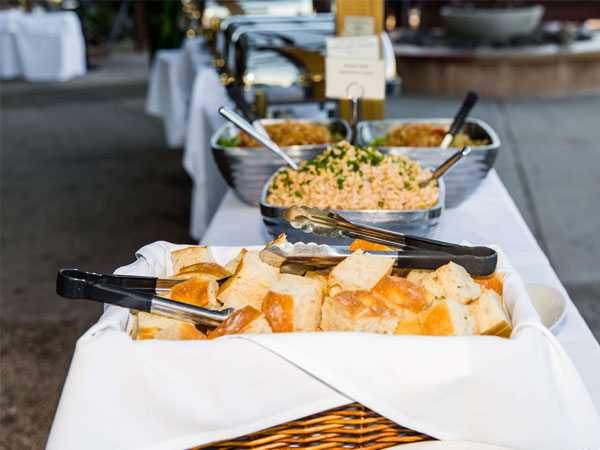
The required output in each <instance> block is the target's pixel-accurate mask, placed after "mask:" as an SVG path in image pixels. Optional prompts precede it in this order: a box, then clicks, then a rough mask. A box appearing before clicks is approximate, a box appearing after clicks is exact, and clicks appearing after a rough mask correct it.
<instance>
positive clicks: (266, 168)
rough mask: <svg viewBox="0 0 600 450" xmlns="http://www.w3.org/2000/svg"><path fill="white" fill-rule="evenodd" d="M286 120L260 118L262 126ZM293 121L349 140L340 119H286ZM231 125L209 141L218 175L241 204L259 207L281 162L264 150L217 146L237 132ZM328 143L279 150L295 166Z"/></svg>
mask: <svg viewBox="0 0 600 450" xmlns="http://www.w3.org/2000/svg"><path fill="white" fill-rule="evenodd" d="M285 120H287V119H263V120H261V121H260V122H261V123H262V124H263V125H270V124H274V123H282V122H284V121H285ZM289 120H292V121H302V122H310V123H314V124H316V125H320V126H323V127H325V128H327V129H328V130H329V131H330V132H331V133H340V134H341V135H343V136H345V139H346V140H347V141H350V139H351V131H350V126H349V125H348V122H346V121H345V120H343V119H328V120H307V119H289ZM239 131H240V130H239V129H238V128H237V127H236V126H235V125H233V124H232V123H226V124H225V125H223V126H222V127H221V128H219V129H218V130H217V132H216V133H215V134H213V136H212V138H211V140H210V146H211V148H212V154H213V157H214V158H215V162H216V163H217V166H218V167H219V170H220V171H221V174H222V175H223V177H224V178H225V180H226V181H227V184H229V186H231V187H232V188H233V189H234V191H235V193H236V194H237V195H238V197H239V198H240V199H242V201H244V202H245V203H248V204H250V205H253V206H258V204H259V202H260V194H261V191H262V189H263V186H264V185H265V182H266V181H267V180H268V179H269V177H270V176H271V175H273V173H274V172H276V171H277V169H278V168H279V167H281V163H282V160H281V158H279V157H278V156H277V155H275V154H273V153H272V152H271V151H270V150H268V149H266V148H265V147H224V146H222V145H219V144H217V142H218V140H219V139H220V138H221V137H226V138H232V137H234V136H236V135H237V134H238V133H239ZM327 145H328V144H321V145H292V146H288V147H281V149H282V150H283V151H284V152H285V153H287V154H288V155H289V156H290V158H292V159H293V160H294V162H296V163H300V162H302V161H305V160H310V159H313V158H315V157H316V156H317V155H318V154H320V153H321V152H322V151H323V150H325V149H326V148H327Z"/></svg>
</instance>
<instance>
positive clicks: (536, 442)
mask: <svg viewBox="0 0 600 450" xmlns="http://www.w3.org/2000/svg"><path fill="white" fill-rule="evenodd" d="M181 247H183V246H176V245H173V244H169V243H166V242H156V243H154V244H151V245H148V246H146V247H143V248H142V249H140V250H139V252H138V254H137V256H138V260H137V261H136V262H135V263H133V264H131V265H129V266H126V267H124V268H121V269H119V271H118V273H123V274H140V275H158V276H165V275H167V274H169V273H171V272H170V271H171V270H172V268H171V262H170V257H169V252H170V251H172V250H175V249H177V248H181ZM213 251H214V253H215V257H216V258H217V261H218V262H219V263H225V262H226V261H227V260H229V259H230V258H231V257H233V256H235V254H237V252H238V251H239V248H235V247H215V248H214V249H213ZM499 270H501V271H504V272H505V273H506V275H505V282H504V300H505V302H506V305H507V308H508V310H509V312H510V313H511V315H512V319H513V323H514V325H515V331H514V332H513V335H512V337H511V339H510V340H506V339H501V338H495V337H486V336H474V337H425V336H386V335H376V334H370V333H290V334H267V335H246V336H227V337H224V338H220V339H216V340H213V341H188V342H174V341H162V342H161V341H152V340H149V341H132V340H131V339H130V337H129V336H128V335H127V334H126V333H125V332H123V331H122V330H124V329H125V328H126V325H127V321H128V318H129V313H128V311H127V310H123V309H121V308H117V307H110V308H109V309H108V310H107V311H106V313H105V314H104V315H103V316H102V318H101V319H100V321H99V322H98V323H97V324H96V325H94V326H93V327H92V328H91V329H90V330H89V331H88V332H86V333H85V334H84V336H82V337H81V338H80V340H79V341H78V343H77V347H76V351H75V355H74V357H73V362H72V364H71V368H70V370H69V375H68V377H67V381H66V383H65V388H64V390H63V394H62V397H61V400H60V403H59V407H58V410H57V413H56V417H55V421H54V424H53V426H52V430H51V433H50V437H49V441H48V448H49V449H71V448H72V449H76V448H77V449H78V448H87V449H95V448H115V449H131V448H136V449H181V448H188V447H192V446H194V445H201V444H205V443H210V442H214V441H217V440H222V439H228V438H234V437H237V436H240V435H244V434H247V433H250V432H253V431H258V430H260V429H264V428H267V427H270V426H274V425H278V424H281V423H284V422H287V421H289V420H293V419H297V418H300V417H303V416H306V415H309V414H313V413H317V412H320V411H324V410H326V409H329V408H333V407H336V406H341V405H343V404H347V403H350V402H353V401H358V402H360V403H362V404H364V405H365V406H367V407H369V408H371V409H373V410H374V411H376V412H378V413H379V414H381V415H383V416H385V417H387V418H389V419H390V420H392V421H394V422H396V423H399V424H401V425H403V426H406V427H409V428H412V429H415V430H418V431H420V432H423V433H426V434H429V435H431V436H433V437H436V438H439V439H442V440H464V441H478V442H483V443H489V444H495V445H503V446H508V447H513V448H525V449H530V448H531V449H538V448H544V449H566V448H595V447H598V446H600V417H599V415H598V412H597V411H596V410H595V408H594V406H593V404H592V402H591V399H590V397H589V394H588V393H587V391H586V389H585V387H584V385H583V383H582V381H581V379H580V377H579V375H578V373H577V372H576V370H575V369H574V367H573V365H572V363H571V362H570V360H569V358H568V356H567V355H566V354H565V352H564V350H563V349H562V348H561V346H560V344H559V343H558V342H557V341H556V339H555V338H554V336H553V335H552V334H551V333H549V332H547V330H545V329H544V328H543V326H542V325H541V323H540V321H539V317H538V316H537V313H536V312H535V310H534V309H533V307H532V306H531V303H530V301H529V298H528V296H527V294H526V291H525V289H524V285H523V281H522V279H521V277H520V276H519V275H518V274H517V273H516V272H515V271H514V270H513V269H512V267H511V266H510V264H509V263H508V261H507V260H506V258H505V257H504V255H503V254H502V253H501V252H500V258H499Z"/></svg>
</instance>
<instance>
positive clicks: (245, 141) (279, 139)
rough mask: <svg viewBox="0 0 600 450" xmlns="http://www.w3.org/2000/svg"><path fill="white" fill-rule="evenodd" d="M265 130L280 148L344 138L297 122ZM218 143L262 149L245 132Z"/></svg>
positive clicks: (269, 127)
mask: <svg viewBox="0 0 600 450" xmlns="http://www.w3.org/2000/svg"><path fill="white" fill-rule="evenodd" d="M265 129H266V130H267V133H269V137H270V138H271V140H272V141H273V142H275V143H276V144H277V145H279V146H280V147H286V146H290V145H323V144H332V143H334V142H337V141H339V140H341V139H343V138H344V137H343V136H341V135H339V134H338V133H333V134H332V133H330V132H329V130H328V129H327V128H325V127H322V126H320V125H316V124H314V123H310V122H303V121H297V120H295V121H292V120H286V121H285V122H282V123H273V124H267V125H265ZM217 143H218V144H219V145H222V146H224V147H262V144H259V143H258V142H256V141H255V140H254V139H252V138H251V137H250V136H248V135H247V134H246V133H244V132H243V131H240V132H239V133H238V134H237V136H234V137H232V138H226V137H222V138H220V139H219V140H218V141H217Z"/></svg>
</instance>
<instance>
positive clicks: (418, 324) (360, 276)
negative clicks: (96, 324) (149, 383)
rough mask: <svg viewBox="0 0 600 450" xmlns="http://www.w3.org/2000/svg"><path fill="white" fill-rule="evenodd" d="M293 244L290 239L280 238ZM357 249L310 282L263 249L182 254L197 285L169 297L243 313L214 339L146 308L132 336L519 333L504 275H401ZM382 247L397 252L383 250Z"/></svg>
mask: <svg viewBox="0 0 600 450" xmlns="http://www.w3.org/2000/svg"><path fill="white" fill-rule="evenodd" d="M285 242H286V241H285V236H283V235H282V236H280V238H279V239H278V240H277V241H276V243H277V244H283V243H285ZM352 248H353V249H355V251H354V252H353V253H352V254H351V255H350V256H349V257H347V258H346V259H344V260H342V262H340V263H339V264H338V265H337V266H335V267H334V268H332V269H331V270H328V271H308V272H306V273H304V274H303V275H302V276H300V275H293V274H289V273H280V271H279V269H278V268H275V267H273V266H270V265H269V264H266V263H265V262H263V261H262V260H261V258H260V257H259V252H257V251H247V250H245V249H244V250H242V251H241V252H240V253H239V254H238V255H237V257H236V258H234V259H233V260H232V261H230V262H229V263H228V264H227V265H226V267H221V266H219V265H218V264H217V263H216V262H214V258H213V257H212V254H211V250H210V247H189V248H186V249H183V250H179V251H176V252H172V254H171V256H172V261H173V268H174V270H175V271H177V272H178V273H177V274H176V276H189V277H190V279H189V280H187V281H184V282H182V283H180V284H177V285H176V286H175V288H173V289H172V290H171V291H168V292H166V293H164V294H162V295H163V296H165V297H168V298H170V299H172V300H177V301H179V302H183V303H189V304H192V305H195V306H202V307H206V308H210V309H219V310H222V309H224V308H235V312H234V313H233V314H232V315H231V316H229V318H227V319H226V320H225V321H223V322H222V323H221V324H220V325H219V326H218V327H217V328H215V329H213V330H208V331H207V330H204V331H206V333H204V332H202V331H200V330H199V329H197V328H196V327H195V326H194V325H191V324H188V323H185V322H180V321H178V320H174V319H169V318H165V317H162V316H158V315H154V314H149V313H144V312H139V313H137V314H135V320H134V325H133V327H132V330H131V333H132V336H133V337H134V338H135V339H170V340H194V339H196V340H197V339H214V338H217V337H219V336H223V335H227V334H242V333H271V332H274V333H278V332H293V331H304V332H310V331H362V332H373V333H384V334H412V335H434V336H468V335H479V334H485V335H495V336H501V337H509V336H510V333H511V332H512V328H511V321H510V318H509V316H508V315H507V313H506V312H505V310H504V307H503V300H502V276H501V274H497V273H494V274H493V275H492V276H490V277H485V278H480V277H471V276H470V275H469V274H468V273H467V271H466V270H465V269H464V268H463V267H462V266H460V265H457V264H454V263H449V264H447V265H445V266H442V267H440V268H439V269H437V270H435V271H430V270H411V271H408V273H405V272H406V270H403V271H399V270H397V269H393V267H392V264H393V263H392V261H391V260H390V259H388V258H384V257H380V256H376V255H373V254H370V253H368V252H366V251H365V250H370V249H372V248H373V247H372V244H370V243H365V242H364V241H357V242H355V243H354V244H353V246H352ZM363 249H365V250H363ZM377 250H390V249H389V248H386V247H384V248H381V246H377ZM186 274H187V275H186ZM217 274H218V275H217ZM222 274H231V276H230V277H229V278H228V279H227V281H225V282H224V283H223V284H221V285H220V286H219V285H218V283H217V278H216V277H217V276H220V275H222Z"/></svg>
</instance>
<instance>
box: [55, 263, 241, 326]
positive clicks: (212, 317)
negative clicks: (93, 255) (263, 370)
mask: <svg viewBox="0 0 600 450" xmlns="http://www.w3.org/2000/svg"><path fill="white" fill-rule="evenodd" d="M182 281H186V280H183V279H164V278H163V279H161V278H155V277H140V276H132V275H104V274H100V273H93V272H85V271H83V270H78V269H61V270H59V271H58V277H57V280H56V292H57V294H58V295H60V296H61V297H65V298H72V299H83V300H93V301H97V302H102V303H109V304H112V305H117V306H122V307H124V308H130V309H137V310H138V311H145V312H150V313H154V314H159V315H161V316H165V317H170V318H172V319H178V320H183V321H186V322H191V323H194V324H198V325H204V326H207V327H216V326H218V325H219V324H220V323H221V322H222V321H224V320H225V319H227V318H228V317H229V316H230V315H231V314H233V312H234V310H233V309H232V308H227V309H224V310H223V311H215V310H212V309H207V308H201V307H199V306H193V305H188V304H186V303H181V302H177V301H175V300H170V299H168V298H164V297H158V296H156V295H154V294H155V293H156V292H157V291H159V290H164V289H166V288H167V287H173V286H174V285H175V284H177V283H180V282H182ZM219 281H220V280H219Z"/></svg>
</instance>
